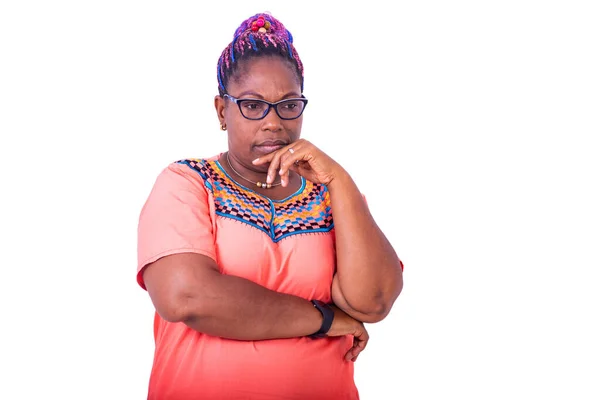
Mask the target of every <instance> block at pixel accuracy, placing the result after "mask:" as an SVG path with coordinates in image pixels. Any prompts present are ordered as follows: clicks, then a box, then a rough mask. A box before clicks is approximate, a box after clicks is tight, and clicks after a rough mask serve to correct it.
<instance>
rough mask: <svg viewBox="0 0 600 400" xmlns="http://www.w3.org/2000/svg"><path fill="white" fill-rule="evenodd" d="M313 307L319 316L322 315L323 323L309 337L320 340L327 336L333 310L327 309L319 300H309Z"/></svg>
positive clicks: (327, 306)
mask: <svg viewBox="0 0 600 400" xmlns="http://www.w3.org/2000/svg"><path fill="white" fill-rule="evenodd" d="M311 303H312V304H313V306H314V307H315V308H316V309H317V310H319V312H320V313H321V315H323V323H322V324H321V328H320V329H319V330H318V331H317V332H315V333H313V334H312V335H310V337H311V338H321V337H325V336H327V332H329V329H331V324H332V323H333V316H334V313H333V309H332V308H331V307H329V305H327V304H325V303H323V302H322V301H319V300H311Z"/></svg>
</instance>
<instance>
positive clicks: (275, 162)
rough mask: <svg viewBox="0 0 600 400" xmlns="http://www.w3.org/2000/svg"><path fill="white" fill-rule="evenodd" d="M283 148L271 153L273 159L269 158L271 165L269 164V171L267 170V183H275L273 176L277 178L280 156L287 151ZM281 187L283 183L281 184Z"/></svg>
mask: <svg viewBox="0 0 600 400" xmlns="http://www.w3.org/2000/svg"><path fill="white" fill-rule="evenodd" d="M285 149H286V148H285V147H284V148H283V149H280V150H277V151H275V152H273V153H271V154H272V155H273V157H272V158H271V164H269V169H268V170H267V183H273V182H274V181H275V176H277V171H278V170H279V165H280V163H281V156H282V155H283V154H285V152H286V151H287V150H285ZM281 184H282V185H283V181H282V182H281Z"/></svg>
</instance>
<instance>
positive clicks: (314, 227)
mask: <svg viewBox="0 0 600 400" xmlns="http://www.w3.org/2000/svg"><path fill="white" fill-rule="evenodd" d="M177 163H179V164H184V165H187V166H188V167H190V168H192V169H193V170H194V171H196V172H197V173H198V174H199V175H200V176H201V177H202V179H203V180H204V184H205V185H206V187H207V188H208V189H209V191H211V193H212V195H213V199H214V203H215V210H216V214H217V215H220V216H222V217H225V218H232V219H235V220H237V221H240V222H244V223H247V224H249V225H251V226H253V227H255V228H257V229H259V230H260V231H262V232H264V233H265V234H267V235H268V236H269V237H270V238H271V240H273V241H274V242H278V241H280V240H281V239H283V238H285V237H288V236H290V235H295V234H302V233H314V232H329V231H330V230H331V229H333V215H332V213H331V203H330V200H329V192H328V191H327V188H326V187H325V185H320V184H314V183H312V182H309V181H306V180H305V179H304V178H303V179H302V186H301V187H300V189H299V190H298V192H296V193H294V194H293V195H291V196H289V197H288V198H286V199H283V200H271V199H269V198H267V197H265V196H263V195H261V194H259V193H256V192H255V191H253V190H251V189H249V188H247V187H244V186H241V185H239V184H238V183H236V182H235V181H234V180H233V179H232V178H231V177H230V176H229V175H228V174H227V172H225V170H224V169H223V167H222V166H221V165H220V164H219V162H218V161H210V160H205V159H187V160H181V161H178V162H177Z"/></svg>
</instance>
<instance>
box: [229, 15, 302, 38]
mask: <svg viewBox="0 0 600 400" xmlns="http://www.w3.org/2000/svg"><path fill="white" fill-rule="evenodd" d="M250 33H255V34H270V35H275V36H279V37H280V38H282V39H285V40H287V41H288V42H289V43H293V42H294V38H293V37H292V34H291V33H290V31H288V30H287V29H286V28H285V26H284V25H283V24H282V23H281V22H280V21H279V20H278V19H276V18H275V17H273V16H272V15H271V13H269V12H263V13H259V14H256V15H253V16H252V17H250V18H248V19H247V20H245V21H244V22H242V24H241V25H240V26H239V27H238V28H237V29H236V30H235V34H234V35H233V41H234V42H235V40H236V39H237V38H238V37H240V36H241V35H243V34H250Z"/></svg>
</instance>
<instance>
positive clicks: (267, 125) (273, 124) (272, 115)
mask: <svg viewBox="0 0 600 400" xmlns="http://www.w3.org/2000/svg"><path fill="white" fill-rule="evenodd" d="M262 121H263V124H262V128H263V129H264V130H269V131H278V130H280V129H282V125H281V118H279V115H277V113H276V112H275V107H271V108H270V109H269V112H268V113H267V115H265V117H264V118H263V119H262Z"/></svg>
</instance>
